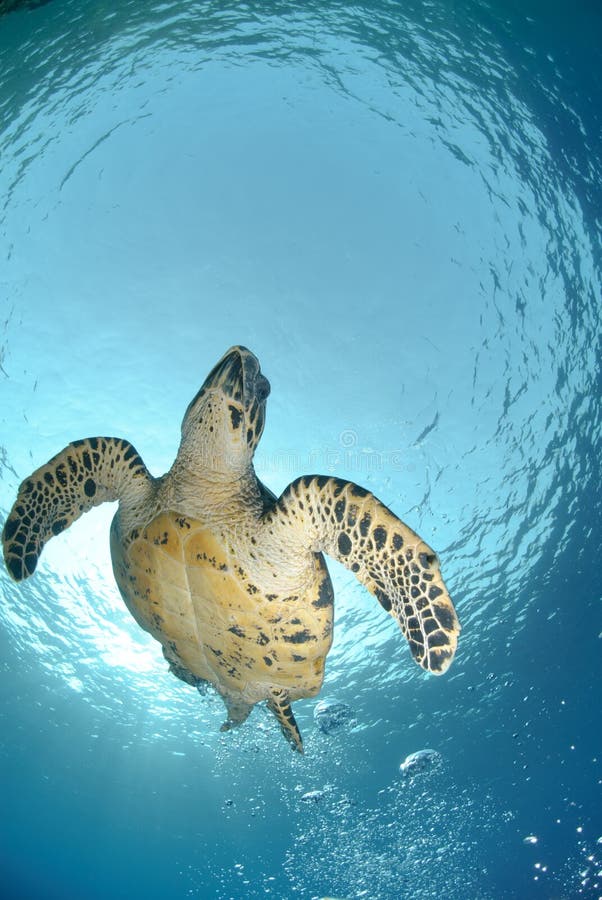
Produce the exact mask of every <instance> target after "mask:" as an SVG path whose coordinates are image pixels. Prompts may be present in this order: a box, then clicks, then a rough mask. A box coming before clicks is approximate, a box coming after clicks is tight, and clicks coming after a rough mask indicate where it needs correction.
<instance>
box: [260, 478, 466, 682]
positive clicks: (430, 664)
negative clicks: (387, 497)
mask: <svg viewBox="0 0 602 900" xmlns="http://www.w3.org/2000/svg"><path fill="white" fill-rule="evenodd" d="M263 521H264V524H265V526H266V528H267V531H268V534H269V536H270V540H272V541H276V542H277V543H281V544H282V545H283V546H284V547H286V546H288V547H292V548H294V547H295V546H296V547H297V548H298V550H299V552H301V551H303V550H304V551H305V552H321V551H323V552H324V553H327V554H328V555H329V556H333V557H334V558H335V559H337V560H338V561H339V562H341V563H343V565H345V566H346V567H347V568H348V569H350V570H351V571H352V572H353V573H354V574H355V576H356V577H357V578H358V580H359V581H361V583H362V584H364V585H365V586H366V587H367V588H368V590H369V591H371V592H372V593H373V594H374V595H375V596H376V598H377V599H378V600H379V602H380V604H381V605H382V606H383V607H384V609H386V611H387V612H388V613H390V615H392V616H393V617H394V618H395V619H396V620H397V621H398V622H399V625H400V626H401V629H402V631H403V633H404V635H405V637H406V638H407V640H408V643H409V645H410V650H411V651H412V655H413V657H414V659H415V660H416V662H417V663H418V664H419V665H421V666H422V668H423V669H427V670H429V671H431V672H434V673H435V674H436V675H440V674H441V673H442V672H445V670H446V669H447V668H448V666H449V665H450V663H451V661H452V659H453V656H454V653H455V651H456V645H457V642H458V635H459V633H460V623H459V621H458V617H457V615H456V611H455V609H454V607H453V604H452V601H451V599H450V596H449V594H448V592H447V588H446V587H445V584H444V582H443V578H442V577H441V572H440V569H439V560H438V559H437V555H436V554H435V552H434V551H433V550H431V548H430V547H429V546H428V545H427V544H425V543H424V541H423V540H422V539H421V538H420V537H419V536H418V535H417V534H416V533H415V532H414V531H412V529H411V528H409V527H408V526H407V525H404V523H403V522H401V521H400V520H399V519H398V518H397V516H395V515H393V513H392V512H391V511H390V510H389V509H387V507H386V506H385V505H384V504H383V503H381V502H380V500H377V499H376V497H375V496H374V495H373V494H371V493H369V492H368V491H366V490H364V488H361V487H359V486H358V485H356V484H353V483H352V482H350V481H341V480H340V479H338V478H326V477H324V476H318V475H310V476H306V477H304V478H299V479H297V480H296V481H293V483H292V484H290V485H289V486H288V488H287V489H286V490H285V491H284V493H283V494H282V496H281V497H280V499H279V501H278V503H277V504H276V506H275V507H274V508H273V510H271V511H269V512H268V513H266V515H265V516H264V520H263Z"/></svg>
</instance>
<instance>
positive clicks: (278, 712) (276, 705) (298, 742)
mask: <svg viewBox="0 0 602 900" xmlns="http://www.w3.org/2000/svg"><path fill="white" fill-rule="evenodd" d="M268 709H271V710H272V712H273V713H274V715H275V716H276V718H277V719H278V721H279V723H280V728H281V730H282V734H283V735H284V736H285V738H286V739H287V741H288V742H289V744H290V745H291V747H292V748H293V750H296V751H297V752H298V753H303V740H302V738H301V732H300V731H299V727H298V725H297V723H296V721H295V717H294V715H293V710H292V709H291V705H290V703H289V702H288V694H287V693H286V691H282V690H280V691H276V690H274V691H272V696H271V697H270V699H269V700H268Z"/></svg>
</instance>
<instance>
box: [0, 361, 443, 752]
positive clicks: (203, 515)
mask: <svg viewBox="0 0 602 900" xmlns="http://www.w3.org/2000/svg"><path fill="white" fill-rule="evenodd" d="M269 392H270V385H269V382H268V380H267V379H266V378H265V377H264V375H262V373H261V370H260V367H259V362H258V360H257V358H256V357H255V356H254V355H253V353H251V352H250V351H249V350H247V349H246V348H245V347H240V346H238V347H233V348H232V349H230V350H228V352H227V353H226V354H225V355H224V356H223V357H222V359H220V361H219V362H218V363H217V364H216V365H215V366H214V368H213V369H212V370H211V372H210V373H209V375H208V377H207V379H206V380H205V383H204V384H203V386H202V387H201V389H200V390H199V392H198V393H197V394H196V396H195V397H194V398H193V400H192V401H191V403H190V404H189V406H188V409H187V410H186V414H185V415H184V420H183V422H182V439H181V443H180V448H179V451H178V455H177V457H176V459H175V462H174V464H173V465H172V467H171V469H170V470H169V472H167V474H166V475H163V476H162V477H160V478H153V476H152V475H150V474H149V472H148V470H147V468H146V466H145V465H144V463H143V461H142V459H141V458H140V456H139V454H138V453H137V452H136V450H135V449H134V447H133V446H132V445H131V444H130V443H129V442H128V441H127V440H124V439H121V438H113V437H93V438H86V439H85V440H79V441H74V442H73V443H72V444H69V445H68V446H67V447H65V449H64V450H62V451H61V452H60V453H59V454H57V456H55V457H53V458H52V459H51V460H50V462H48V463H47V464H46V465H45V466H42V467H41V468H39V469H37V471H35V472H34V473H33V474H32V475H31V476H30V477H29V478H27V479H25V481H24V482H23V483H22V484H21V486H20V488H19V493H18V496H17V500H16V501H15V504H14V506H13V508H12V510H11V512H10V515H9V517H8V519H7V521H6V523H5V526H4V529H3V533H2V542H3V547H4V558H5V561H6V566H7V568H8V571H9V572H10V574H11V576H12V577H13V578H14V579H15V580H16V581H20V580H21V579H23V578H27V577H28V576H29V575H31V574H32V573H33V572H34V570H35V567H36V564H37V562H38V559H39V556H40V553H41V552H42V548H43V547H44V544H45V543H46V541H47V540H49V539H50V538H51V537H52V536H53V535H57V534H59V533H60V532H61V531H64V529H65V528H67V527H68V526H69V525H71V523H72V522H74V521H75V520H76V519H77V518H78V517H79V516H80V515H81V514H82V513H84V512H86V511H87V510H89V509H90V508H91V507H93V506H97V505H98V504H99V503H103V502H105V501H114V500H118V501H119V509H118V511H117V513H116V515H115V517H114V519H113V523H112V525H111V555H112V560H113V571H114V573H115V578H116V580H117V584H118V586H119V590H120V591H121V594H122V596H123V599H124V601H125V603H126V606H127V607H128V609H129V610H130V612H131V613H132V615H133V616H134V618H135V619H136V621H137V622H138V624H139V625H141V626H142V628H144V629H145V630H146V631H148V632H150V633H151V634H152V635H153V637H155V638H156V639H157V640H158V641H159V642H160V643H161V645H162V647H163V653H164V655H165V658H166V659H167V661H168V663H169V667H170V669H171V671H172V672H173V673H174V674H175V675H177V676H178V678H181V679H182V680H183V681H185V682H187V683H189V684H192V685H195V686H197V687H199V688H200V689H201V688H203V687H204V686H206V685H207V683H210V684H212V685H213V686H214V687H215V688H216V689H217V691H218V692H219V694H220V695H221V697H222V698H223V700H224V702H225V704H226V708H227V711H228V718H227V721H226V722H225V723H224V725H223V726H222V728H223V729H224V730H226V729H228V728H230V727H231V726H233V725H238V724H240V723H241V722H243V721H244V720H245V719H246V718H247V716H248V715H249V713H250V711H251V709H252V708H253V706H254V704H256V703H258V702H259V701H261V700H267V704H268V706H269V708H270V709H271V710H272V711H273V712H274V713H275V715H276V717H277V719H278V721H279V723H280V726H281V728H282V731H283V733H284V735H285V737H286V738H287V740H288V741H289V742H290V744H291V745H292V747H293V748H294V749H296V750H298V751H300V752H302V748H303V744H302V740H301V735H300V733H299V729H298V727H297V724H296V722H295V718H294V716H293V713H292V710H291V702H292V701H294V700H298V699H299V698H301V697H313V696H315V695H316V694H317V693H318V692H319V690H320V688H321V686H322V682H323V680H324V664H325V660H326V655H327V653H328V651H329V649H330V645H331V642H332V626H333V591H332V585H331V582H330V578H329V575H328V570H327V568H326V565H325V562H324V557H323V556H322V554H323V553H326V554H328V555H329V556H332V557H334V558H335V559H337V560H338V561H339V562H341V563H343V565H345V566H347V568H348V569H350V570H351V571H352V572H353V573H354V574H355V576H356V577H357V578H358V579H359V581H360V582H361V583H362V584H364V585H365V586H366V587H367V588H368V590H369V591H371V592H372V593H373V594H375V595H376V597H377V599H378V600H379V602H380V603H381V605H382V606H383V607H384V609H385V610H386V611H387V612H389V613H390V614H391V615H392V616H393V618H395V619H396V620H397V622H398V623H399V625H400V626H401V629H402V631H403V633H404V635H405V637H406V638H407V640H408V642H409V645H410V650H411V652H412V655H413V657H414V659H415V660H416V662H417V663H418V664H419V665H421V666H422V667H423V668H424V669H427V670H429V671H431V672H433V673H435V674H441V673H442V672H444V671H445V670H446V669H447V668H448V666H449V664H450V663H451V661H452V657H453V655H454V652H455V649H456V643H457V639H458V634H459V632H460V624H459V622H458V618H457V616H456V613H455V610H454V607H453V605H452V602H451V600H450V597H449V594H448V592H447V590H446V587H445V584H444V583H443V579H442V577H441V573H440V570H439V561H438V559H437V556H436V554H435V553H434V551H433V550H431V548H430V547H429V546H427V544H425V543H424V541H422V540H421V538H420V537H418V535H417V534H416V533H415V532H414V531H412V530H411V529H410V528H409V527H408V526H407V525H404V523H403V522H401V521H400V520H399V519H398V518H397V517H396V516H395V515H394V514H393V513H392V512H391V511H390V510H389V509H387V507H386V506H384V505H383V504H382V503H381V502H380V501H379V500H377V499H376V497H374V496H373V495H372V494H371V493H369V492H368V491H367V490H365V489H364V488H362V487H359V486H358V485H356V484H353V483H352V482H348V481H342V480H341V479H340V478H332V477H326V476H323V475H306V476H304V477H302V478H297V479H296V480H295V481H293V482H292V483H291V484H290V485H289V486H288V487H287V488H286V490H285V491H284V492H283V494H282V495H281V497H280V498H276V497H275V495H274V494H272V492H271V491H270V490H268V488H266V487H265V486H264V485H263V484H262V483H261V481H259V479H258V478H257V476H256V474H255V470H254V468H253V454H254V452H255V448H256V447H257V443H258V441H259V439H260V437H261V434H262V432H263V426H264V421H265V407H266V400H267V397H268V394H269Z"/></svg>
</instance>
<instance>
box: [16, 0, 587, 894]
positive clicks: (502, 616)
mask: <svg viewBox="0 0 602 900" xmlns="http://www.w3.org/2000/svg"><path fill="white" fill-rule="evenodd" d="M4 6H5V7H8V6H19V4H4ZM601 46H602V9H601V7H600V5H599V4H598V3H594V2H589V3H588V2H578V3H575V4H573V5H572V6H571V7H570V8H567V7H566V5H565V4H560V3H554V2H551V3H550V2H548V3H535V2H527V3H508V2H506V3H502V2H501V0H499V2H489V3H485V2H470V0H461V2H453V3H452V2H451V0H432V2H425V3H417V2H416V3H405V2H404V3H401V2H398V3H393V2H388V3H387V2H383V0H381V2H378V3H373V4H369V5H361V4H359V5H358V4H355V5H353V6H350V5H348V4H342V3H332V2H323V3H320V4H313V3H304V4H302V5H301V4H299V5H298V6H297V7H296V8H295V7H293V6H291V5H290V4H283V3H270V4H268V3H262V4H259V3H245V4H239V3H232V4H227V3H202V2H201V3H197V2H163V3H157V2H131V3H129V4H128V3H124V4H104V3H99V2H92V0H78V2H75V0H51V2H49V3H46V4H43V5H36V4H25V5H21V6H20V8H17V9H16V10H15V11H12V12H10V13H7V14H6V15H3V16H2V17H0V303H1V310H0V391H1V396H0V415H1V422H2V431H1V433H0V513H1V516H2V520H4V517H5V516H6V514H7V512H8V510H9V509H10V507H11V505H12V503H13V500H14V496H15V493H16V489H17V486H18V484H19V482H20V480H21V479H22V478H24V477H25V476H26V475H28V474H29V472H30V471H31V470H32V469H33V468H35V467H37V466H38V465H40V464H42V463H43V462H45V461H46V460H47V459H48V458H49V457H50V456H52V455H53V454H54V453H55V452H57V451H58V450H59V449H60V448H61V447H63V446H64V445H65V444H66V443H67V442H68V441H70V440H73V439H75V438H79V437H84V436H86V435H92V434H117V435H120V436H124V437H127V438H130V439H131V440H132V441H134V443H135V444H136V447H137V449H138V450H139V451H140V453H141V454H142V456H143V458H144V459H145V461H146V463H147V465H148V466H149V468H150V469H151V471H152V472H153V473H154V474H159V473H161V472H163V471H165V470H166V469H167V468H168V467H169V465H170V464H171V461H172V459H173V457H174V455H175V452H176V450H177V445H178V439H179V424H180V420H181V416H182V414H183V412H184V410H185V408H186V406H187V404H188V402H189V400H190V399H191V397H192V396H193V395H194V394H195V392H196V390H197V389H198V387H199V385H200V384H201V383H202V381H203V379H204V377H205V375H206V374H207V372H208V371H209V369H210V368H211V366H212V365H213V363H214V362H215V360H216V359H217V358H218V357H219V356H220V355H221V354H222V353H223V352H224V351H225V349H226V348H227V347H229V346H230V345H232V344H234V343H238V342H240V343H243V344H246V345H247V346H249V347H251V348H252V349H253V350H254V351H255V352H256V353H257V355H258V356H259V358H260V360H261V363H262V367H263V370H264V371H265V372H266V374H267V375H268V377H269V378H270V381H271V383H272V396H271V397H270V400H269V404H268V422H267V426H266V431H265V435H264V437H263V440H262V443H261V445H260V447H259V451H258V454H257V460H256V461H257V470H258V473H259V475H260V477H262V479H263V480H264V481H265V482H266V483H267V484H269V486H270V487H271V488H272V489H273V490H274V491H276V492H280V491H281V490H282V489H283V488H284V487H285V486H286V484H288V483H289V482H290V481H291V480H292V478H294V477H296V476H297V475H300V474H303V473H305V472H310V471H322V472H324V473H325V474H336V475H338V476H340V477H343V478H350V479H353V480H355V481H358V482H360V483H362V484H364V485H366V486H367V487H369V488H370V489H371V490H373V491H374V492H375V493H376V494H377V495H378V496H379V497H381V498H382V499H383V500H384V501H385V502H386V503H387V504H388V505H390V506H391V507H392V508H393V509H394V510H395V511H396V512H397V513H398V514H399V515H400V516H401V517H402V518H403V519H405V520H406V521H407V522H408V524H410V525H411V526H412V527H414V528H415V529H416V530H418V531H419V532H420V533H421V534H422V535H423V536H424V537H425V539H426V540H428V541H429V542H430V543H431V544H433V545H434V546H435V547H436V548H437V550H438V551H439V553H440V556H441V560H442V567H443V571H444V574H445V577H446V581H447V583H448V585H449V587H450V591H451V593H452V595H453V597H454V599H455V602H456V605H457V608H458V611H459V614H460V617H461V619H462V623H463V626H464V630H463V633H462V636H461V641H460V645H459V650H458V654H457V658H456V660H455V662H454V664H453V666H452V668H451V669H450V671H449V672H448V673H447V674H446V675H445V676H444V677H443V678H441V679H435V678H432V677H429V676H427V675H425V674H423V673H421V672H420V671H419V670H418V668H417V667H416V666H414V665H413V663H412V661H411V658H410V655H409V653H408V652H407V647H406V646H405V644H404V642H403V639H402V638H401V636H400V635H399V633H398V631H397V629H396V627H395V625H394V623H393V622H391V621H390V620H389V618H388V617H387V616H386V615H385V614H384V613H383V611H382V610H381V609H380V608H378V606H377V604H376V603H375V602H374V600H373V598H372V597H371V596H369V595H368V594H367V592H365V591H364V590H363V589H362V588H361V587H360V586H359V584H357V583H356V582H355V580H354V579H353V577H352V576H351V575H350V574H349V573H348V572H347V571H346V570H344V569H343V568H341V567H338V566H336V565H334V564H333V565H332V569H331V570H332V575H333V581H334V584H335V589H336V593H337V607H336V609H337V614H336V626H335V642H334V646H333V650H332V652H331V654H330V656H329V659H328V665H327V675H326V682H325V686H324V690H323V696H325V697H336V698H337V699H339V700H341V701H344V702H346V703H348V704H349V705H350V706H351V707H352V708H353V713H354V717H355V724H353V723H351V724H349V725H347V726H344V727H342V728H341V729H340V730H338V731H333V732H332V733H330V734H324V733H323V732H322V731H320V730H319V728H317V727H316V725H315V723H314V720H313V710H314V707H315V701H302V702H299V703H297V704H296V710H295V711H296V714H297V718H298V721H299V724H300V726H301V729H302V731H303V733H304V737H305V742H306V754H305V756H304V757H303V758H301V757H298V756H297V755H295V754H292V753H291V752H290V750H289V748H288V747H287V745H286V744H285V742H284V741H283V740H282V738H281V736H280V735H279V732H278V729H277V726H276V724H275V722H274V720H273V718H272V717H270V716H269V714H268V713H267V711H265V710H263V709H261V708H259V707H258V708H256V709H255V710H254V712H253V714H252V716H251V718H250V719H249V721H248V722H247V723H246V724H245V725H244V726H243V727H242V728H241V729H239V730H238V731H236V732H232V733H228V734H220V732H219V725H220V723H221V721H222V719H223V708H222V707H221V703H220V701H219V699H218V698H216V697H214V696H211V695H209V696H207V697H204V698H203V697H200V696H199V695H198V694H197V692H196V691H194V690H193V689H192V688H187V687H186V686H184V685H183V684H181V683H180V682H177V681H176V679H174V678H173V677H172V676H170V675H169V674H168V673H167V671H166V667H165V664H164V662H163V660H162V657H161V654H160V648H159V646H158V645H156V644H154V643H153V642H152V640H151V639H150V637H148V636H146V635H145V634H143V633H142V632H141V631H140V629H139V628H138V627H137V626H136V624H135V623H134V621H133V620H132V619H131V618H130V617H129V614H128V613H127V611H126V610H125V609H124V607H123V604H122V602H121V600H120V598H119V595H118V593H117V589H116V587H115V585H114V582H113V579H112V574H111V568H110V560H109V553H108V525H109V522H110V519H111V516H112V514H113V512H114V510H113V508H111V507H109V506H105V507H101V508H99V509H98V510H95V511H94V512H92V513H90V514H89V515H88V516H86V517H85V518H84V519H82V520H80V522H78V523H77V525H76V526H74V527H73V529H71V530H70V531H69V532H67V533H65V534H64V535H61V537H60V538H57V539H56V540H54V541H53V542H51V544H50V545H49V546H48V547H47V549H46V551H45V554H44V558H43V561H42V563H41V566H40V569H39V571H38V572H37V573H36V575H35V577H34V578H33V579H32V580H31V582H27V583H26V584H24V585H20V586H17V585H15V584H13V583H12V582H11V581H10V579H9V578H8V575H7V574H6V572H4V571H2V573H0V590H1V593H2V604H1V606H0V641H1V653H0V667H1V671H2V678H1V682H0V692H1V697H0V753H1V757H0V783H1V797H2V813H3V814H2V816H1V818H0V896H2V897H7V898H27V900H33V898H35V900H59V898H60V900H100V898H108V897H130V898H131V897H136V898H137V897H140V898H184V897H199V898H200V897H203V898H204V897H215V898H219V900H227V898H247V897H248V898H260V897H274V898H289V897H297V898H303V900H305V898H307V900H313V898H320V897H324V896H336V897H345V898H354V900H355V898H369V900H398V898H403V900H406V898H407V900H413V898H417V900H422V898H442V897H445V898H452V900H476V898H487V900H498V898H517V900H522V898H536V900H540V898H542V900H543V898H545V900H552V898H567V900H568V898H573V897H586V898H594V897H596V898H599V897H601V896H602V874H601V870H602V813H601V810H602V797H601V791H600V787H601V781H602V774H601V760H602V749H601V746H600V735H601V733H602V728H601V722H600V679H601V676H602V666H601V650H602V642H601V638H602V618H601V615H600V598H601V594H602V590H601V588H602V576H601V574H600V566H599V559H600V533H601V532H600V526H601V503H600V490H599V486H600V452H601V447H600V434H601V421H600V418H601V417H600V396H601V387H602V385H601V383H600V369H599V365H600V349H601V348H600V303H601V290H600V271H601V262H602V253H601V250H602V247H601V240H600V235H601V233H602V228H601V226H602V197H601V189H600V185H601V183H602V181H601V180H602V149H601V134H602V128H601V118H602V83H601V82H602V74H601V73H602V51H601V50H600V47H601ZM426 748H430V749H433V750H435V751H436V752H437V754H439V756H438V757H437V760H438V763H437V765H434V766H432V767H428V766H427V767H426V768H425V769H424V770H423V771H420V772H416V774H415V775H413V776H412V777H409V778H408V777H405V776H404V775H403V773H401V772H400V770H399V765H400V763H401V762H402V761H403V760H404V759H405V758H406V757H407V756H408V754H410V753H412V752H415V751H418V750H421V749H426ZM311 791H319V792H320V793H319V794H317V795H314V799H313V800H312V799H307V798H306V799H305V800H303V799H302V798H303V796H304V795H305V794H307V793H308V792H311Z"/></svg>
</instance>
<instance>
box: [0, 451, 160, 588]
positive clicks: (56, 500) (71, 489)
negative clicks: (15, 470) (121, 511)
mask: <svg viewBox="0 0 602 900" xmlns="http://www.w3.org/2000/svg"><path fill="white" fill-rule="evenodd" d="M149 479H150V476H149V474H148V471H147V469H146V466H145V465H144V463H143V462H142V460H141V459H140V456H139V455H138V453H137V452H136V450H135V449H134V447H132V445H131V444H130V443H129V442H128V441H126V440H122V439H120V438H108V437H93V438H86V439H85V440H81V441H75V442H74V443H72V444H68V446H67V447H65V449H64V450H61V452H60V453H58V454H57V455H56V456H54V457H53V458H52V459H51V460H50V461H49V462H47V463H46V465H45V466H41V468H39V469H37V470H36V471H35V472H33V474H32V475H30V476H29V478H26V479H25V481H24V482H23V483H22V484H21V486H20V488H19V493H18V495H17V499H16V501H15V504H14V506H13V508H12V509H11V511H10V514H9V516H8V519H7V520H6V522H5V525H4V529H3V531H2V546H3V550H4V560H5V562H6V568H7V569H8V571H9V573H10V575H11V576H12V578H14V580H15V581H21V580H22V579H24V578H28V577H29V576H30V575H32V574H33V572H34V571H35V568H36V566H37V564H38V559H39V558H40V554H41V552H42V550H43V548H44V545H45V543H46V542H47V541H48V540H50V538H52V537H54V536H55V535H57V534H60V533H61V531H64V530H65V528H68V527H69V525H71V523H72V522H75V520H76V519H78V518H79V517H80V516H81V515H82V514H83V513H85V512H87V511H88V510H89V509H92V507H93V506H98V505H99V504H100V503H104V502H105V501H112V500H120V499H123V497H124V496H127V495H128V494H129V493H130V492H132V491H133V492H136V491H138V490H139V489H140V487H141V486H142V485H143V484H146V483H148V481H149Z"/></svg>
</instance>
